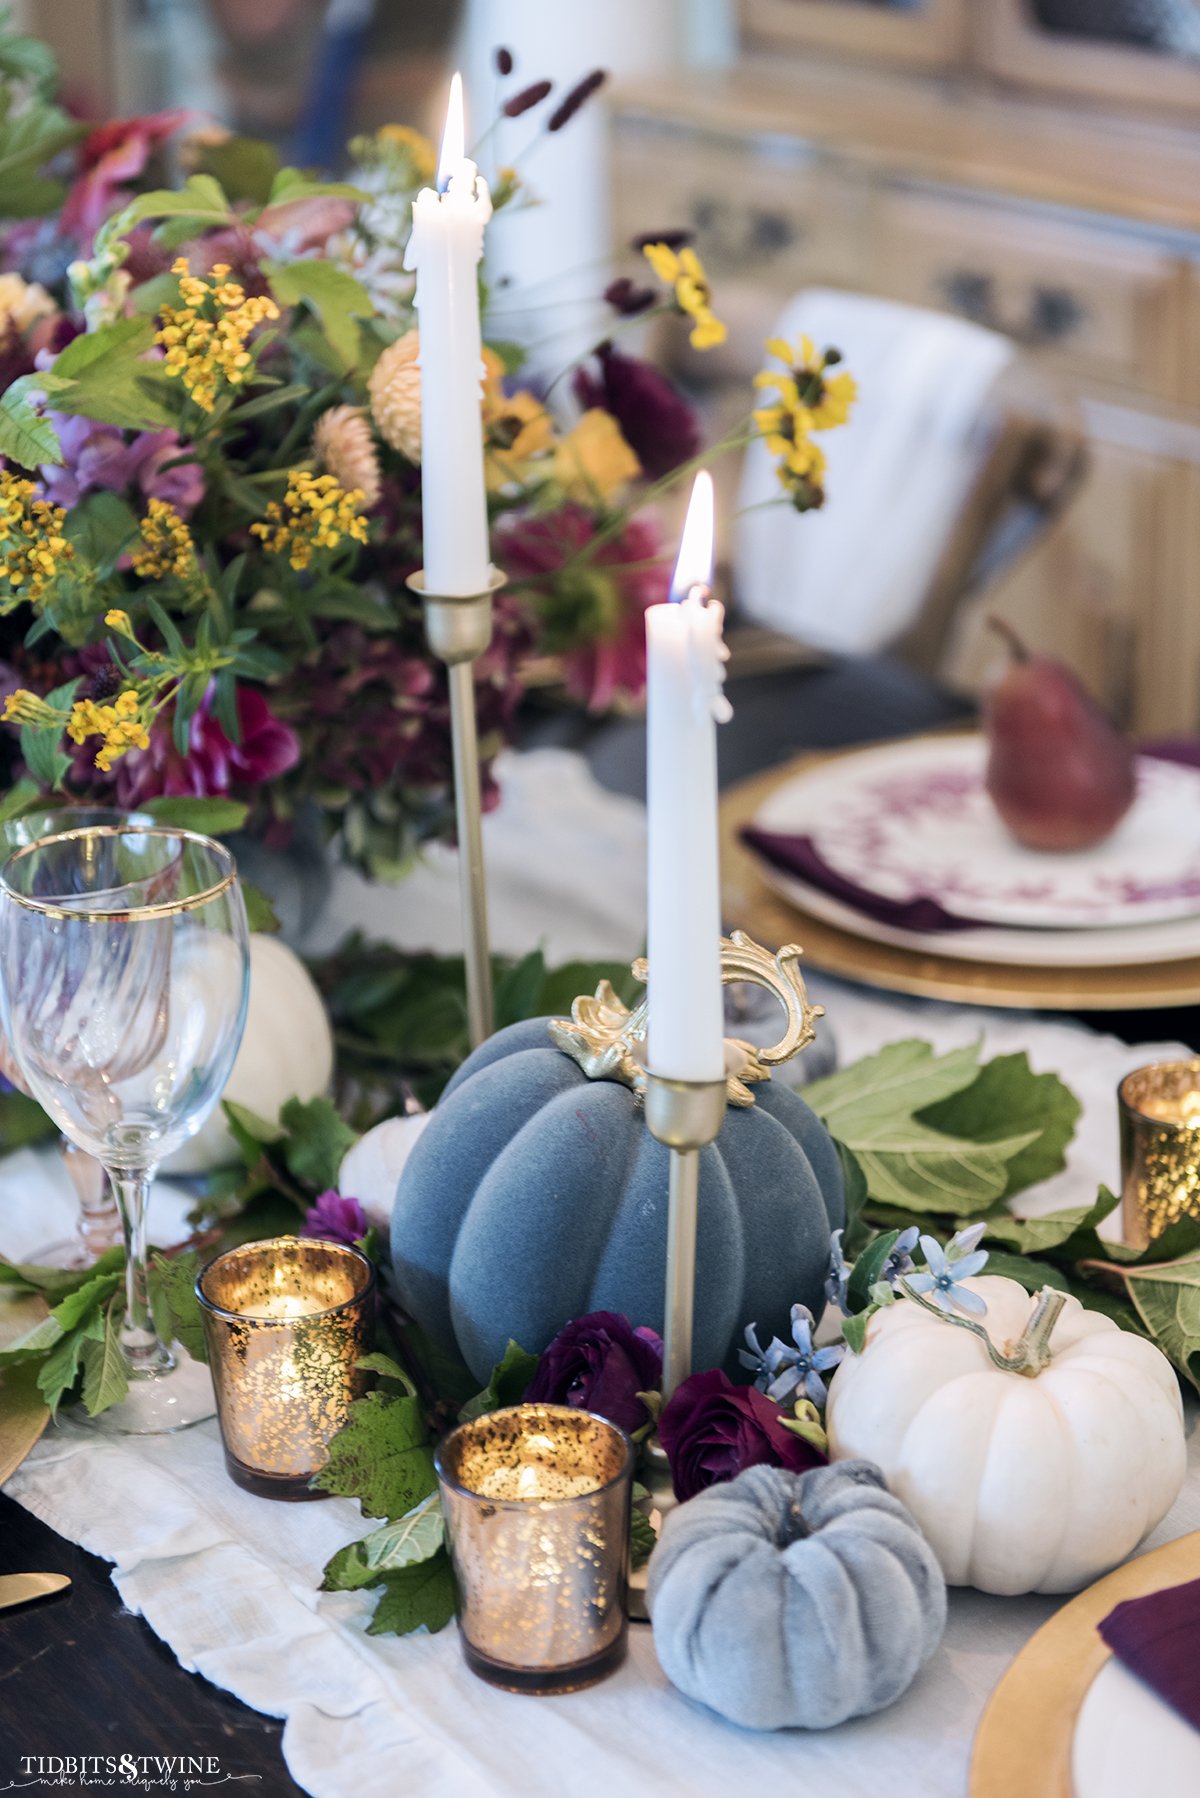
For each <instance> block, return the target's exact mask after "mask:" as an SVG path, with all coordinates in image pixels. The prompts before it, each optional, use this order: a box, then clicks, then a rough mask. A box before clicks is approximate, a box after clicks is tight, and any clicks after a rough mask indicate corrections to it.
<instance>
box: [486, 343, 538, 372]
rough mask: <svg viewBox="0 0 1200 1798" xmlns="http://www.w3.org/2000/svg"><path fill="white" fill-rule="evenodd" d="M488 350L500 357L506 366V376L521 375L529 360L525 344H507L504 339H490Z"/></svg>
mask: <svg viewBox="0 0 1200 1798" xmlns="http://www.w3.org/2000/svg"><path fill="white" fill-rule="evenodd" d="M487 347H488V349H489V350H491V352H492V354H493V355H494V356H499V358H500V360H501V362H502V363H503V364H504V372H505V374H506V375H519V374H520V372H521V370H522V369H523V368H524V366H525V364H526V363H527V362H528V360H529V351H528V350H527V349H526V348H525V345H524V344H523V343H511V342H506V341H505V340H504V339H503V338H500V339H494V338H491V337H489V338H488V346H487Z"/></svg>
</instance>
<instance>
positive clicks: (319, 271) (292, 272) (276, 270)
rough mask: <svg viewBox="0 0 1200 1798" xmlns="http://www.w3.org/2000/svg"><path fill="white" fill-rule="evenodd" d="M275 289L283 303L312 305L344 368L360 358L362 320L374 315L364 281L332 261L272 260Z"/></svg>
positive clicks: (268, 270)
mask: <svg viewBox="0 0 1200 1798" xmlns="http://www.w3.org/2000/svg"><path fill="white" fill-rule="evenodd" d="M265 269H266V275H267V280H268V281H269V282H270V285H271V292H272V293H273V294H274V295H275V298H276V299H277V300H278V301H279V302H280V304H281V305H283V306H297V305H300V304H302V303H303V304H306V305H308V306H309V307H310V308H311V310H312V311H313V312H315V313H316V315H317V317H318V318H319V319H320V321H321V329H322V330H323V331H324V333H325V335H326V337H327V338H328V339H329V342H330V345H331V346H332V348H333V350H334V352H335V353H336V355H337V357H338V359H339V361H340V362H341V364H342V366H343V367H344V368H347V369H350V368H353V367H354V366H355V364H356V363H357V361H358V348H359V345H358V320H359V319H360V318H361V319H367V318H370V316H371V313H372V311H373V310H374V308H373V306H372V303H371V296H370V294H369V293H368V292H367V290H366V288H365V287H364V286H363V284H362V282H361V281H356V280H355V278H354V276H353V275H348V274H347V273H346V271H345V270H344V269H340V268H335V267H334V265H333V263H332V262H287V263H283V262H268V263H266V264H265Z"/></svg>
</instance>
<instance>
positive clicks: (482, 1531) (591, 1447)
mask: <svg viewBox="0 0 1200 1798" xmlns="http://www.w3.org/2000/svg"><path fill="white" fill-rule="evenodd" d="M436 1463H437V1471H438V1480H439V1483H440V1486H441V1496H442V1509H443V1512H444V1513H445V1517H446V1531H447V1535H448V1537H449V1542H450V1554H451V1558H452V1559H453V1562H454V1572H455V1577H456V1579H457V1581H458V1590H459V1619H458V1621H459V1629H460V1632H461V1636H462V1644H463V1652H464V1654H465V1655H466V1659H467V1665H468V1666H469V1667H471V1668H472V1669H473V1670H474V1672H476V1673H478V1674H479V1675H480V1676H481V1677H482V1678H483V1679H486V1680H490V1681H491V1682H492V1684H493V1685H499V1686H504V1687H505V1688H507V1690H509V1691H512V1692H534V1693H552V1692H573V1691H578V1690H579V1688H580V1687H581V1686H589V1685H593V1684H595V1682H596V1681H597V1680H600V1679H603V1678H604V1677H605V1675H606V1674H608V1673H611V1672H612V1671H613V1670H614V1668H616V1667H617V1666H619V1665H620V1663H621V1661H622V1659H623V1658H624V1654H625V1635H626V1627H627V1625H626V1618H625V1579H626V1572H625V1570H626V1566H627V1564H628V1554H629V1505H630V1494H631V1490H632V1485H631V1482H632V1475H633V1446H632V1444H631V1442H630V1441H629V1438H628V1437H627V1436H626V1435H625V1434H624V1432H623V1431H622V1430H619V1429H617V1428H616V1426H615V1425H614V1424H611V1423H609V1422H607V1420H606V1419H605V1418H603V1417H595V1416H593V1415H592V1414H591V1413H590V1412H588V1411H576V1410H572V1409H570V1408H569V1407H567V1406H564V1405H513V1406H511V1407H510V1408H509V1409H507V1410H503V1411H494V1412H492V1414H491V1415H490V1416H488V1417H480V1418H476V1419H475V1420H474V1421H473V1422H471V1423H467V1424H463V1425H462V1427H461V1428H460V1429H457V1430H455V1431H453V1433H452V1434H451V1435H449V1436H447V1437H446V1439H445V1441H444V1442H443V1443H442V1444H441V1447H440V1448H439V1449H438V1452H437V1456H436Z"/></svg>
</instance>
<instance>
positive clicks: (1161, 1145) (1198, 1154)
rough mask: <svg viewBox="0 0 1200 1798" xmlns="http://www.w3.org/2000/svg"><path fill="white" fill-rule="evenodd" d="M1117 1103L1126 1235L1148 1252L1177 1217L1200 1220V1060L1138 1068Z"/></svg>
mask: <svg viewBox="0 0 1200 1798" xmlns="http://www.w3.org/2000/svg"><path fill="white" fill-rule="evenodd" d="M1117 1102H1118V1107H1119V1111H1120V1119H1121V1218H1122V1223H1123V1225H1124V1235H1125V1240H1126V1242H1128V1243H1132V1244H1133V1245H1134V1246H1135V1247H1136V1248H1139V1249H1144V1248H1145V1247H1146V1246H1147V1245H1148V1244H1149V1243H1151V1242H1153V1240H1154V1238H1155V1237H1156V1236H1161V1235H1162V1233H1163V1231H1164V1230H1165V1229H1166V1228H1167V1226H1168V1224H1173V1223H1174V1222H1175V1221H1176V1219H1177V1218H1181V1217H1200V1060H1197V1061H1156V1062H1152V1063H1151V1064H1150V1066H1149V1067H1144V1068H1137V1069H1136V1070H1135V1071H1134V1072H1133V1073H1132V1074H1126V1076H1125V1078H1124V1080H1122V1082H1121V1084H1120V1086H1119V1087H1118V1088H1117Z"/></svg>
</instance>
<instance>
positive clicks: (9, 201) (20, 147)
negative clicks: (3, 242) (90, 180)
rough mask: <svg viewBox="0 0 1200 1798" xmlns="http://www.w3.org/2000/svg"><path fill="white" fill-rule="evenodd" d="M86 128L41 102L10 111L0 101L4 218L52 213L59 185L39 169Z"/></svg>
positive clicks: (0, 208)
mask: <svg viewBox="0 0 1200 1798" xmlns="http://www.w3.org/2000/svg"><path fill="white" fill-rule="evenodd" d="M86 129H87V127H86V126H84V125H78V124H75V123H74V122H73V121H72V120H71V119H69V118H68V117H67V115H66V113H65V112H61V111H60V110H59V108H58V107H57V106H48V105H46V103H45V102H44V101H41V100H37V101H34V102H33V103H32V104H31V105H28V106H26V107H25V108H24V109H23V110H22V111H17V112H14V111H13V110H12V109H11V107H10V105H9V102H8V99H7V97H4V98H3V99H2V100H0V213H2V214H3V216H4V217H5V218H10V219H15V218H38V217H40V216H41V215H42V214H44V213H48V212H52V211H53V210H54V208H55V207H56V206H57V205H58V204H59V203H60V201H61V199H62V195H63V187H62V183H61V182H59V181H48V180H46V179H45V178H44V177H43V176H42V174H41V170H42V169H43V168H44V167H45V166H46V164H47V163H48V162H49V161H50V160H51V159H52V158H53V157H55V156H57V155H58V152H59V151H60V150H63V149H65V148H66V146H67V145H68V144H72V143H74V142H75V141H76V139H78V138H80V137H82V136H83V134H84V132H85V131H86Z"/></svg>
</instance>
